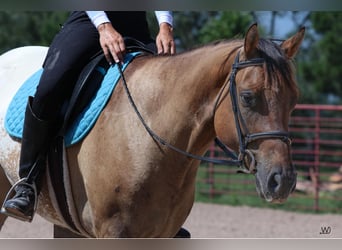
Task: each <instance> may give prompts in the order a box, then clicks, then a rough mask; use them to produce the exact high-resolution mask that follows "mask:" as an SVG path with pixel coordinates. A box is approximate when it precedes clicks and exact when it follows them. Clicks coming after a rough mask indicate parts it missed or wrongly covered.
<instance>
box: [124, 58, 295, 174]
mask: <svg viewBox="0 0 342 250" xmlns="http://www.w3.org/2000/svg"><path fill="white" fill-rule="evenodd" d="M264 61H265V60H264V59H263V58H256V59H251V60H247V61H241V62H239V53H238V54H237V56H236V57H235V61H234V64H233V66H232V72H231V74H230V77H229V80H228V82H230V87H229V88H230V89H229V90H230V91H229V92H230V96H231V102H232V109H233V112H234V119H235V125H236V130H237V134H238V139H239V154H238V155H237V154H236V153H235V152H234V151H232V150H231V149H230V148H228V147H227V146H226V145H225V144H224V143H223V142H222V141H221V140H220V139H219V138H218V137H216V138H215V143H216V144H217V146H219V147H220V148H221V149H222V151H223V152H224V153H225V154H226V156H227V157H229V158H231V159H230V160H225V159H215V158H211V157H204V156H199V155H194V154H191V153H189V152H187V151H184V150H182V149H180V148H177V147H175V146H173V145H172V144H170V143H169V142H167V141H166V140H164V139H163V138H161V137H160V136H158V135H157V134H156V133H154V131H153V130H152V129H151V128H150V127H149V126H148V125H147V124H146V122H145V120H144V118H143V117H142V115H141V113H140V112H139V110H138V108H137V106H136V104H135V102H134V100H133V97H132V95H131V92H130V91H129V88H128V86H127V82H126V79H125V76H124V73H123V71H122V67H121V65H120V64H117V66H118V68H119V73H120V75H121V78H122V82H123V86H124V89H125V91H126V94H127V96H128V99H129V102H130V104H131V105H132V107H133V109H134V111H135V113H136V114H137V116H138V118H139V120H140V121H141V123H142V125H143V126H144V127H145V129H146V131H147V132H148V133H149V135H150V136H151V137H152V138H153V139H154V140H156V141H157V142H159V143H160V144H162V145H164V146H167V147H168V148H170V149H172V150H174V151H176V152H178V153H180V154H183V155H185V156H188V157H191V158H193V159H196V160H200V161H205V162H209V163H214V164H220V165H228V166H239V167H240V169H239V170H238V172H239V173H248V174H254V173H256V167H255V159H254V155H253V153H252V152H251V151H250V150H249V149H247V146H248V144H249V143H250V142H253V141H256V140H259V139H281V140H282V141H284V142H286V143H288V144H290V143H291V139H290V138H289V133H288V132H286V131H270V132H260V133H252V134H251V133H249V132H248V129H247V128H246V126H245V125H244V123H242V122H241V121H243V118H242V116H241V112H240V109H239V106H238V101H237V91H236V82H235V77H236V73H237V71H238V70H239V69H241V68H245V67H249V66H257V65H262V64H263V63H264ZM228 82H227V83H228ZM227 85H228V84H224V87H225V86H227ZM221 93H222V92H221ZM219 97H220V96H219ZM216 104H217V103H216ZM215 109H216V105H215V108H214V110H215ZM241 123H242V124H243V125H244V126H243V129H242V128H241ZM243 130H244V131H245V135H243V132H242V131H243ZM246 156H249V158H250V163H249V167H246V165H245V159H246Z"/></svg>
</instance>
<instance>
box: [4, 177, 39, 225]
mask: <svg viewBox="0 0 342 250" xmlns="http://www.w3.org/2000/svg"><path fill="white" fill-rule="evenodd" d="M27 180H28V178H22V179H20V180H19V181H17V182H16V183H14V185H13V186H12V187H11V189H10V190H9V191H8V193H7V195H6V198H5V200H4V202H3V203H2V206H1V213H2V214H4V215H7V216H10V217H13V218H15V219H19V220H21V221H27V222H31V221H32V219H33V216H34V215H35V213H36V210H37V205H38V192H37V187H36V184H35V183H32V184H31V183H27ZM19 184H21V185H25V186H28V187H30V188H32V190H33V192H34V205H33V215H32V216H18V215H16V214H14V213H11V212H10V211H8V210H6V208H5V207H4V206H5V203H6V202H7V201H8V200H9V199H12V198H13V197H14V195H15V193H16V192H15V191H14V189H15V188H16V187H17V186H18V185H19Z"/></svg>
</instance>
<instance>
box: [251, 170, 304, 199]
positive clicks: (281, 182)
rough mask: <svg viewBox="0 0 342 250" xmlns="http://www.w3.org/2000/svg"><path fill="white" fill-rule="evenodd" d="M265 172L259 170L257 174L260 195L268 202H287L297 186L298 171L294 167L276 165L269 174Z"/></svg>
mask: <svg viewBox="0 0 342 250" xmlns="http://www.w3.org/2000/svg"><path fill="white" fill-rule="evenodd" d="M263 172H265V171H260V170H258V171H257V173H256V174H255V177H256V184H257V185H256V186H257V191H258V193H259V195H260V196H261V197H262V198H264V199H265V200H266V201H268V202H273V203H283V202H285V201H286V200H287V198H288V196H289V195H290V194H291V193H292V192H293V191H294V190H295V188H296V182H297V173H296V171H295V170H294V167H293V166H290V168H289V169H286V168H284V167H277V166H275V167H272V168H271V170H270V171H269V172H268V173H267V174H265V173H263Z"/></svg>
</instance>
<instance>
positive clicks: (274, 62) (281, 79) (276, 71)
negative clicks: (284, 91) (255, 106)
mask: <svg viewBox="0 0 342 250" xmlns="http://www.w3.org/2000/svg"><path fill="white" fill-rule="evenodd" d="M258 50H259V54H260V56H261V57H262V58H264V59H265V65H266V73H267V79H268V81H267V82H266V84H267V85H269V87H270V88H274V89H278V88H279V87H281V86H279V84H282V83H283V84H284V85H286V86H284V87H288V88H290V91H291V92H292V96H295V97H296V98H298V95H299V91H298V87H297V84H296V82H295V80H294V67H293V62H292V61H291V60H289V59H288V58H287V56H286V55H285V53H284V51H283V49H282V48H281V47H280V46H279V45H277V44H276V43H274V42H273V41H271V40H269V39H263V38H261V39H260V40H259V44H258Z"/></svg>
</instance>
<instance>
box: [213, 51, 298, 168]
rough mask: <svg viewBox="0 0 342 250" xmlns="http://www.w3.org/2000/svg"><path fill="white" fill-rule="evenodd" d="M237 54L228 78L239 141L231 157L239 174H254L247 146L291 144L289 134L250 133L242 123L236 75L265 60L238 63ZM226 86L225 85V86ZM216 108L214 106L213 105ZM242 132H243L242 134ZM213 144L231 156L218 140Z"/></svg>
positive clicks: (284, 132)
mask: <svg viewBox="0 0 342 250" xmlns="http://www.w3.org/2000/svg"><path fill="white" fill-rule="evenodd" d="M239 54H240V53H239V52H238V53H237V55H236V57H235V60H234V63H233V66H232V72H231V74H230V77H229V82H230V85H229V93H230V99H231V102H232V109H233V113H234V120H235V126H236V131H237V136H238V139H239V154H238V155H237V156H236V155H233V159H234V161H236V162H237V163H238V166H239V167H240V168H241V169H239V172H242V173H255V172H256V166H255V159H254V154H253V153H252V152H251V151H250V150H249V149H248V144H249V143H251V142H253V141H256V140H261V139H280V140H282V141H284V142H286V143H287V144H288V145H290V144H291V139H290V137H289V133H288V132H287V131H279V130H275V131H267V132H259V133H250V132H249V131H248V128H247V126H246V123H245V122H244V119H243V117H242V115H241V112H240V109H239V105H238V100H237V90H236V81H235V78H236V74H237V71H238V70H239V69H242V68H246V67H250V66H258V65H263V64H264V62H265V60H264V59H263V58H254V59H250V60H246V61H241V62H240V61H239V57H240V56H239ZM225 86H227V85H225ZM215 106H216V105H215ZM215 109H216V107H215ZM243 131H244V132H243ZM215 143H216V144H217V145H218V146H219V147H220V148H221V149H222V150H223V151H224V152H225V154H228V155H232V151H231V149H229V148H227V146H226V145H225V144H224V143H223V142H222V141H221V140H220V139H219V138H218V137H216V138H215ZM246 156H248V157H249V159H250V160H249V167H246V164H245V159H246Z"/></svg>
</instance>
